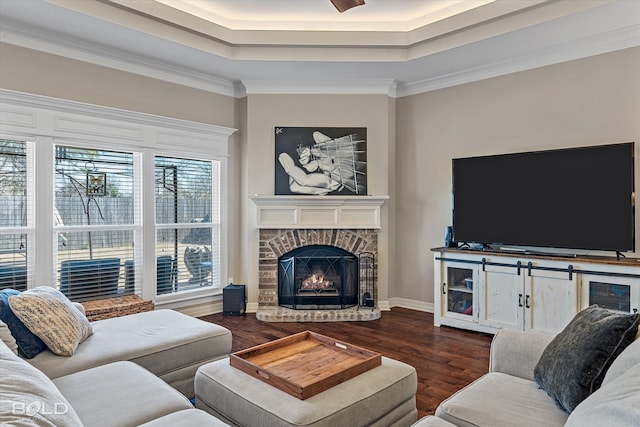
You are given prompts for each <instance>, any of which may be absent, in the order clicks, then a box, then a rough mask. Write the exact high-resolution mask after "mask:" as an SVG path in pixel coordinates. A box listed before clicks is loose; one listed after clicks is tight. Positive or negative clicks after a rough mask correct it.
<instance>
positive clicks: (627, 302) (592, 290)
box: [582, 274, 640, 313]
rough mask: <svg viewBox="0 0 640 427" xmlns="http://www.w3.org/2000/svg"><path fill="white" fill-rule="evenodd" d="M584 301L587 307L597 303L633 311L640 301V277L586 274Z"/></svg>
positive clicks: (583, 290)
mask: <svg viewBox="0 0 640 427" xmlns="http://www.w3.org/2000/svg"><path fill="white" fill-rule="evenodd" d="M582 301H583V305H584V306H585V307H588V306H590V305H593V304H597V305H598V306H600V307H603V308H608V309H610V310H616V311H622V312H625V313H633V312H635V311H637V310H638V305H639V303H640V279H634V278H624V277H609V276H596V275H588V274H586V275H584V276H583V278H582Z"/></svg>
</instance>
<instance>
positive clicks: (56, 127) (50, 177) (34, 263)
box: [0, 89, 236, 308]
mask: <svg viewBox="0 0 640 427" xmlns="http://www.w3.org/2000/svg"><path fill="white" fill-rule="evenodd" d="M0 111H1V112H2V114H1V115H0V137H1V138H5V139H15V140H24V141H33V144H34V147H35V148H34V157H33V158H34V161H33V167H34V170H35V172H34V180H33V187H34V189H35V191H33V192H32V197H33V206H34V212H37V213H38V214H37V215H34V218H33V219H32V224H33V241H32V242H30V244H29V245H28V247H29V248H32V249H33V251H34V252H35V254H34V255H33V256H31V257H29V264H30V265H29V266H28V268H29V269H30V270H29V271H30V272H31V273H32V274H30V277H32V278H33V280H31V281H30V282H29V283H28V284H27V287H28V288H33V287H35V286H42V285H50V284H52V283H55V284H57V281H58V277H57V271H56V262H55V254H56V252H57V239H56V238H54V236H57V230H56V228H55V226H54V213H53V212H54V177H55V167H54V157H55V153H54V147H55V145H56V144H62V145H75V146H81V147H87V148H91V147H93V148H99V149H105V150H122V151H130V152H133V153H139V155H140V165H141V173H139V176H138V177H137V179H138V180H139V182H138V183H139V185H138V186H137V188H138V189H139V191H140V194H139V195H137V197H138V199H139V200H140V201H141V205H140V213H139V218H140V221H141V222H140V224H136V226H139V228H137V231H136V232H137V233H140V234H141V235H140V236H134V239H136V238H139V241H141V242H142V243H141V245H136V246H135V248H136V251H137V252H136V254H135V257H136V259H139V260H141V262H140V263H138V262H136V265H140V266H141V267H139V270H140V271H138V272H137V273H138V274H136V277H140V278H141V279H140V284H139V286H140V293H139V294H140V295H141V297H142V298H143V299H145V300H152V301H154V302H155V305H156V307H162V308H180V307H184V306H189V305H193V304H200V303H206V302H210V301H219V300H220V297H221V294H222V281H221V286H220V287H217V288H214V287H207V288H206V289H202V290H197V291H196V292H185V293H180V292H178V293H175V294H170V295H160V296H156V292H155V291H156V290H155V277H156V276H155V272H156V263H155V257H156V227H155V209H154V203H155V201H154V192H153V188H154V158H155V156H156V155H158V156H172V157H190V158H194V159H202V160H214V161H219V162H220V182H219V185H220V194H219V206H220V224H221V236H220V238H221V251H220V267H221V272H220V275H221V276H220V277H221V278H224V277H227V275H228V273H227V272H228V256H227V253H228V240H227V232H226V230H227V228H228V216H227V205H228V189H227V186H228V182H227V173H228V172H227V167H228V143H229V138H230V137H231V135H232V134H233V133H234V132H235V131H236V129H232V128H227V127H222V126H217V125H211V124H204V123H199V122H191V121H185V120H180V119H173V118H168V117H161V116H154V115H149V114H144V113H138V112H133V111H125V110H118V109H112V108H108V107H102V106H96V105H90V104H83V103H77V102H73V101H66V100H61V99H55V98H48V97H41V96H38V95H32V94H26V93H20V92H14V91H9V90H5V89H0ZM134 228H135V226H134ZM46 259H49V260H50V262H38V260H46ZM149 277H151V278H153V279H152V280H148V279H145V278H149ZM221 280H222V279H221Z"/></svg>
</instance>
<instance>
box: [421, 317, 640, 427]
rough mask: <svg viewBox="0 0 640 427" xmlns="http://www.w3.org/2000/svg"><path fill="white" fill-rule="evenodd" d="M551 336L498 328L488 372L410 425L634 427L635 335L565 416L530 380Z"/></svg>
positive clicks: (639, 397)
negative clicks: (592, 388) (598, 382)
mask: <svg viewBox="0 0 640 427" xmlns="http://www.w3.org/2000/svg"><path fill="white" fill-rule="evenodd" d="M552 339H553V337H552V336H546V335H540V334H536V333H531V332H521V331H513V330H506V329H505V330H501V331H499V332H498V333H497V334H496V335H495V337H494V339H493V341H492V343H491V353H490V364H489V373H487V374H485V375H484V376H482V377H481V378H479V379H478V380H476V381H475V382H473V383H471V384H469V385H468V386H467V387H465V388H463V389H462V390H460V391H458V392H457V393H455V394H453V395H452V396H451V397H449V398H448V399H446V400H445V401H443V402H442V403H441V404H440V405H439V406H438V408H437V409H436V412H435V416H427V417H424V418H422V419H420V420H418V422H416V423H415V424H414V426H415V427H418V426H419V427H427V426H430V427H447V426H491V427H506V426H509V427H513V426H518V427H527V426H532V427H533V426H535V427H539V426H545V427H553V426H567V427H569V426H571V427H588V426H594V427H596V426H597V427H603V426H616V427H625V426H629V427H631V426H640V339H637V338H636V340H635V341H634V342H633V343H632V344H631V345H629V346H628V347H627V348H626V349H625V350H624V351H623V352H622V353H621V354H620V355H619V356H618V357H617V358H616V359H615V360H614V362H613V364H612V365H611V367H610V368H609V369H608V371H607V373H606V375H605V378H604V381H603V382H602V386H601V387H600V388H599V389H598V390H596V391H595V392H594V393H593V394H591V395H590V396H589V397H588V398H586V399H585V400H583V401H582V403H580V404H579V405H578V406H577V407H576V408H575V409H574V410H573V411H572V412H571V413H570V414H569V413H567V412H565V411H564V410H562V409H561V408H560V407H559V406H558V405H556V403H555V402H554V400H553V399H552V398H551V397H550V396H549V395H548V394H547V393H546V392H545V391H544V390H542V389H540V388H539V387H538V385H537V383H536V382H535V380H534V369H535V366H536V364H537V363H538V360H539V359H540V356H541V355H542V353H543V351H544V350H545V348H546V347H547V345H548V344H549V343H550V342H551V340H552Z"/></svg>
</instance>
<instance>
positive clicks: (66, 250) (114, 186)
mask: <svg viewBox="0 0 640 427" xmlns="http://www.w3.org/2000/svg"><path fill="white" fill-rule="evenodd" d="M134 170H135V168H134V156H133V154H132V153H127V152H117V151H106V150H95V149H89V148H82V147H70V146H64V145H57V146H56V147H55V213H54V221H55V226H54V233H55V234H56V236H57V242H58V249H57V265H58V274H59V281H58V283H59V288H60V291H61V292H62V293H64V294H65V295H67V296H68V297H69V298H70V299H71V300H74V301H87V300H91V299H100V298H109V297H114V296H118V295H132V294H134V293H135V278H134V275H133V274H134V270H133V268H132V266H133V262H134V261H133V260H134V247H136V245H135V239H134V235H136V231H138V230H139V228H138V227H137V226H136V223H139V221H136V216H135V214H134V212H135V206H136V203H139V202H137V201H136V200H135V197H134V194H135V193H134V190H135V188H134ZM138 244H139V243H138Z"/></svg>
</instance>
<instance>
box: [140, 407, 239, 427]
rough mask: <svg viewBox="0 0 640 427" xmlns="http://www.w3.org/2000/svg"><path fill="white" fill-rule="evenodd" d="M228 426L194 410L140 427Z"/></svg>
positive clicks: (198, 410)
mask: <svg viewBox="0 0 640 427" xmlns="http://www.w3.org/2000/svg"><path fill="white" fill-rule="evenodd" d="M228 425H229V424H227V423H225V422H223V421H221V420H219V419H217V418H216V417H214V416H213V415H209V414H207V413H206V412H204V411H203V410H201V409H195V408H192V409H183V410H182V411H178V412H174V413H173V414H169V415H165V416H164V417H161V418H156V419H155V420H153V421H149V422H148V423H144V424H142V425H140V427H194V426H197V427H224V426H228Z"/></svg>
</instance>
